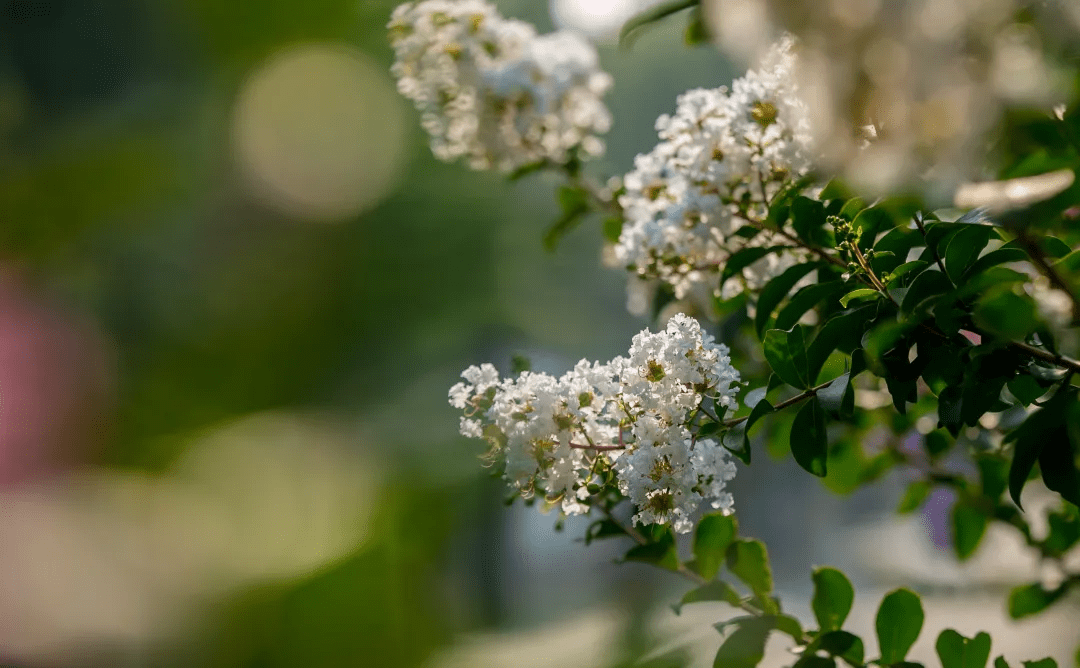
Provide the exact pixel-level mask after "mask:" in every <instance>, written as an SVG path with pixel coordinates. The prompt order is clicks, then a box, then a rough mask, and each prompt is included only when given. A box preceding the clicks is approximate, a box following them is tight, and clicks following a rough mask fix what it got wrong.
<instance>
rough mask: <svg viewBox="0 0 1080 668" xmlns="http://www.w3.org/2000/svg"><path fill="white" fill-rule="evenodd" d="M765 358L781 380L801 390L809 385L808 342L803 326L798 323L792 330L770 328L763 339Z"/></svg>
mask: <svg viewBox="0 0 1080 668" xmlns="http://www.w3.org/2000/svg"><path fill="white" fill-rule="evenodd" d="M763 345H764V352H765V359H766V360H767V361H768V362H769V366H770V367H772V370H773V373H775V374H776V375H777V376H778V377H779V378H780V380H782V381H784V382H785V383H787V384H788V385H791V386H792V387H796V388H799V389H800V390H803V389H806V388H807V387H809V382H808V381H807V376H808V374H809V372H808V367H807V360H806V342H805V341H804V339H803V329H802V327H800V326H798V325H796V326H795V327H793V328H792V329H791V330H790V331H787V332H785V331H784V330H782V329H770V330H769V331H767V332H765V339H764V341H763Z"/></svg>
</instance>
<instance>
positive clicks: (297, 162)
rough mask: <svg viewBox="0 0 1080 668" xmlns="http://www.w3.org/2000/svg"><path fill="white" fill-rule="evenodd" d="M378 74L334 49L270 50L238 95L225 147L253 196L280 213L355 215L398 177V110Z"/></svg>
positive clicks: (350, 53)
mask: <svg viewBox="0 0 1080 668" xmlns="http://www.w3.org/2000/svg"><path fill="white" fill-rule="evenodd" d="M383 69H384V68H382V67H380V66H378V65H376V64H373V63H371V62H370V60H369V59H368V58H367V56H365V55H364V54H362V53H360V52H358V51H356V50H354V49H351V48H349V47H346V46H342V45H337V44H318V45H306V46H300V47H296V48H293V49H291V50H289V51H286V52H284V53H281V54H278V55H277V56H275V57H273V58H271V59H270V60H269V61H268V62H267V63H265V64H264V65H263V66H262V68H261V69H259V70H258V71H256V72H255V73H254V74H253V75H252V76H251V77H250V79H249V80H248V81H247V82H246V83H245V84H244V86H243V87H242V88H241V90H240V94H239V97H238V99H237V101H236V106H235V109H234V113H233V127H232V131H233V147H234V151H235V154H236V158H237V160H238V162H239V164H240V167H241V169H242V170H243V173H244V176H245V179H246V182H247V183H246V185H247V189H248V191H249V193H250V195H251V196H252V198H253V199H257V200H258V201H260V203H262V204H264V205H266V206H268V207H270V208H273V209H275V210H277V211H280V212H282V213H284V214H286V215H289V216H295V217H297V218H302V219H308V220H332V219H341V218H345V217H348V216H352V215H356V214H357V213H359V212H361V211H362V210H364V209H366V208H368V207H370V206H371V205H373V204H374V203H375V202H377V201H378V200H379V199H381V198H382V197H383V196H385V195H386V194H387V193H389V192H390V190H391V189H392V187H393V185H394V183H395V181H396V180H397V177H398V176H399V175H400V172H401V166H402V164H401V163H402V157H403V142H404V136H405V135H404V132H403V124H402V119H401V105H400V102H399V100H398V97H397V94H396V92H395V91H394V88H393V85H392V84H391V82H390V80H389V79H388V77H387V75H386V73H385V72H384V71H383Z"/></svg>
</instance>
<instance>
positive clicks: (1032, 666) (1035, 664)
mask: <svg viewBox="0 0 1080 668" xmlns="http://www.w3.org/2000/svg"><path fill="white" fill-rule="evenodd" d="M1022 663H1023V664H1024V668H1058V665H1057V661H1054V660H1053V659H1051V658H1050V657H1046V658H1045V659H1039V660H1038V661H1023V662H1022Z"/></svg>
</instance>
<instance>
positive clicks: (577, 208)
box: [544, 186, 589, 251]
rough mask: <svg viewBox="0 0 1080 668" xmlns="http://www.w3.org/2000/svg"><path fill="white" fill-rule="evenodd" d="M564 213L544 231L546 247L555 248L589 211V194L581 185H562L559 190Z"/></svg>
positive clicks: (548, 248) (560, 204)
mask: <svg viewBox="0 0 1080 668" xmlns="http://www.w3.org/2000/svg"><path fill="white" fill-rule="evenodd" d="M558 199H559V206H560V207H561V208H562V215H560V216H559V218H558V219H557V220H556V221H555V222H554V223H552V225H551V227H549V228H548V230H547V232H545V233H544V248H546V249H547V250H549V251H553V250H555V248H556V247H557V246H558V245H559V241H560V240H561V239H562V238H563V237H564V236H566V234H567V233H568V232H570V231H571V230H573V229H574V228H575V227H577V226H578V224H579V223H581V220H582V219H583V218H584V217H585V214H587V213H588V212H589V194H588V192H586V191H585V189H584V188H582V187H580V186H562V187H561V188H559V190H558Z"/></svg>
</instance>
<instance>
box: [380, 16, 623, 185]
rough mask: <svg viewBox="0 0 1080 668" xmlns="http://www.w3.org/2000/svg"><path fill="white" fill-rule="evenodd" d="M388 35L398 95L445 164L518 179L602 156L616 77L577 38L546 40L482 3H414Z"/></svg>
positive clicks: (552, 36) (549, 37)
mask: <svg viewBox="0 0 1080 668" xmlns="http://www.w3.org/2000/svg"><path fill="white" fill-rule="evenodd" d="M389 30H390V42H391V44H392V46H393V47H394V53H395V55H396V59H395V61H394V64H393V66H392V68H391V72H392V73H393V75H394V76H395V77H396V78H397V80H398V90H399V91H400V92H401V94H402V95H404V96H405V97H407V98H409V99H410V100H412V101H413V103H414V104H415V105H416V108H417V110H418V111H420V114H421V124H422V125H423V127H424V129H425V130H426V131H427V132H428V134H429V135H431V149H432V151H433V152H434V153H435V155H436V157H438V158H439V159H440V160H445V161H448V162H450V161H454V160H458V159H464V160H465V161H466V162H467V163H468V165H469V166H470V167H472V168H474V169H499V170H503V171H510V170H513V169H515V168H517V167H521V166H523V165H527V164H531V163H536V162H540V161H544V160H548V161H552V162H556V163H563V162H566V161H567V160H568V159H569V157H570V154H571V152H572V151H576V152H577V153H578V155H579V156H580V157H582V158H589V157H595V156H597V155H600V154H601V153H602V152H603V150H604V146H603V143H602V142H601V141H600V139H599V138H598V137H597V135H599V134H603V133H605V132H607V130H608V129H609V128H610V126H611V115H610V114H609V112H608V110H607V107H605V106H604V104H603V102H602V101H601V98H602V97H603V95H604V94H605V93H606V92H607V90H608V89H609V88H610V87H611V83H612V82H611V77H610V76H609V75H608V74H606V73H605V72H603V71H602V70H600V68H599V61H598V58H597V54H596V50H595V49H594V48H593V47H592V46H591V45H590V44H589V43H588V42H586V41H584V40H583V39H582V38H580V37H578V36H577V35H575V34H574V33H570V32H557V33H552V34H549V35H543V36H538V35H537V34H536V31H535V29H534V28H533V27H532V26H531V25H530V24H528V23H525V22H523V21H517V20H513V19H505V18H503V17H502V16H500V15H499V13H498V12H497V11H496V9H495V7H494V6H493V5H491V4H490V3H488V2H485V1H483V0H421V1H419V2H407V3H405V4H403V5H400V6H398V7H397V8H396V9H395V10H394V13H393V15H392V17H391V19H390V24H389Z"/></svg>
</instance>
